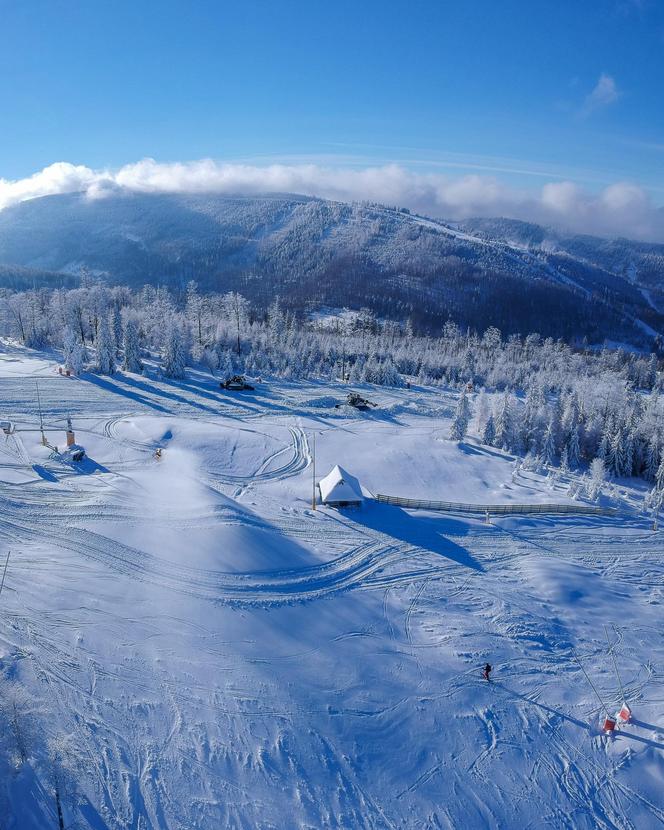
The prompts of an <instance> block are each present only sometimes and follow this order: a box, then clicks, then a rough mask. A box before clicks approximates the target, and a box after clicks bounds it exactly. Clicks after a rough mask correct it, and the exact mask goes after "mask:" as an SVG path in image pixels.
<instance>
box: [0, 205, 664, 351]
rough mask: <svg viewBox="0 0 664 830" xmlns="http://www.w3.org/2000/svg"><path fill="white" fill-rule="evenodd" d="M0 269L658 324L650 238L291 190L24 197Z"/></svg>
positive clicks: (593, 331) (579, 331)
mask: <svg viewBox="0 0 664 830" xmlns="http://www.w3.org/2000/svg"><path fill="white" fill-rule="evenodd" d="M0 266H2V268H4V270H5V272H6V275H5V276H3V273H2V271H0V286H4V287H9V288H19V287H23V288H25V287H28V286H27V285H26V284H25V283H26V282H31V283H32V284H31V286H30V287H33V286H34V285H38V284H39V283H40V279H41V276H40V275H42V274H43V279H44V281H45V282H47V284H49V285H53V284H54V276H53V272H61V273H62V274H64V275H66V276H65V277H63V281H66V283H67V284H71V278H72V276H78V275H79V274H80V272H81V269H82V268H86V269H88V270H89V271H91V272H92V273H93V274H95V275H99V276H101V277H102V278H103V279H104V280H106V281H108V282H109V283H111V284H125V283H126V284H128V285H130V286H134V287H136V286H140V285H143V284H145V283H152V284H166V285H169V286H170V287H173V288H176V289H177V288H178V287H182V288H184V286H185V285H186V283H187V282H188V281H189V280H191V279H195V280H196V281H197V282H198V284H199V286H200V288H201V289H202V290H215V291H228V290H238V291H240V292H242V293H243V294H245V295H246V296H247V297H248V298H250V299H251V300H252V301H253V303H254V304H255V305H257V306H258V307H261V306H263V307H266V306H267V305H268V304H269V302H270V301H271V300H272V299H273V298H274V297H275V296H277V295H279V296H281V297H282V299H283V301H284V302H285V303H286V304H287V305H289V306H290V307H292V308H294V309H298V310H305V309H312V308H317V307H320V306H332V307H342V306H348V307H350V308H360V307H363V306H365V307H368V308H370V309H371V310H372V311H373V312H374V313H376V314H377V315H379V316H383V317H386V318H392V319H398V320H405V319H407V318H410V319H411V321H412V323H413V325H414V326H415V327H416V328H418V329H420V330H423V331H432V332H435V331H438V330H439V329H440V326H441V325H442V324H443V323H444V322H445V320H447V319H448V318H450V317H451V318H453V319H455V320H457V321H459V322H460V323H462V324H466V325H470V326H472V327H475V328H477V329H484V328H486V327H487V326H489V325H496V326H498V327H499V328H500V329H501V330H502V331H504V332H505V333H510V332H528V331H539V332H540V333H541V334H543V335H551V336H556V337H563V338H565V339H574V338H578V339H581V338H583V337H587V338H588V339H589V340H590V341H591V342H603V341H604V340H606V339H609V340H612V341H623V342H630V343H634V344H637V345H641V346H651V345H652V343H653V339H654V337H655V336H656V335H657V334H661V333H662V332H664V313H663V312H664V246H662V245H659V246H658V245H643V244H641V243H632V242H628V241H623V240H619V241H614V242H609V241H607V240H601V239H595V238H593V237H571V236H564V235H561V234H556V233H555V232H554V231H550V230H549V229H544V228H541V227H539V226H535V225H529V224H527V223H516V222H511V221H509V220H475V221H469V222H466V223H463V224H450V223H444V222H440V221H436V220H432V219H426V218H423V217H419V216H415V215H412V214H410V213H409V212H408V211H404V210H398V209H394V208H388V207H384V206H380V205H375V204H346V203H342V202H333V201H328V200H323V199H316V198H309V197H302V196H293V195H266V196H251V197H249V196H219V195H190V196H183V195H163V194H160V195H156V194H137V193H130V192H125V191H117V192H116V191H114V192H112V193H111V194H110V195H105V196H104V197H103V198H97V199H91V198H89V197H87V196H86V195H84V194H67V195H56V196H46V197H42V198H39V199H33V200H30V201H26V202H22V203H20V204H18V205H14V206H12V207H9V208H6V209H4V210H3V211H0ZM19 267H20V268H21V269H25V268H27V269H30V271H29V272H27V273H26V272H24V271H20V270H19ZM44 272H48V273H44Z"/></svg>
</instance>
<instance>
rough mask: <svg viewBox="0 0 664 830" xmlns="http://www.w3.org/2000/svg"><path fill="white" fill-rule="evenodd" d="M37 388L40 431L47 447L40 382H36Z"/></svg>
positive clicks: (43, 442)
mask: <svg viewBox="0 0 664 830" xmlns="http://www.w3.org/2000/svg"><path fill="white" fill-rule="evenodd" d="M35 386H36V387H37V406H38V408H39V431H40V432H41V439H42V444H43V445H44V446H46V436H45V435H44V417H43V415H42V408H41V398H40V397H39V382H38V381H35Z"/></svg>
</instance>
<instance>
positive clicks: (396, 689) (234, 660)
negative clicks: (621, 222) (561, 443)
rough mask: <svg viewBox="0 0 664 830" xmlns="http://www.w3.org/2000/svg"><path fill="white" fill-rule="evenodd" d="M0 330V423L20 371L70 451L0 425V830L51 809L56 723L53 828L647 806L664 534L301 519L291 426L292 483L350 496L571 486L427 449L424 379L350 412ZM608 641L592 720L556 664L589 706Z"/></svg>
mask: <svg viewBox="0 0 664 830" xmlns="http://www.w3.org/2000/svg"><path fill="white" fill-rule="evenodd" d="M4 348H5V349H6V350H7V351H6V352H5V353H4V354H1V353H0V420H7V419H9V420H11V421H12V422H14V423H15V424H16V426H17V428H18V429H19V430H30V429H33V430H34V429H35V427H36V426H37V425H38V421H39V418H38V412H37V401H36V388H35V380H37V381H38V382H39V390H40V396H41V402H42V408H43V411H44V421H45V424H46V429H47V437H48V439H49V442H50V443H51V444H53V445H60V447H63V446H64V441H65V434H64V420H63V419H64V418H65V417H66V416H67V414H71V416H72V418H73V423H74V429H75V432H76V440H77V442H78V443H79V444H81V445H83V446H84V447H85V448H86V450H87V453H88V458H87V459H86V461H85V462H83V463H82V464H80V465H76V464H63V463H62V462H61V461H59V460H58V459H57V458H55V457H50V451H49V450H48V448H45V447H42V446H41V444H40V442H39V433H38V432H34V431H33V432H30V431H20V432H17V433H16V435H15V436H14V437H8V438H6V437H5V436H4V434H2V433H0V566H3V565H4V561H5V557H6V554H7V551H9V550H11V557H10V561H9V567H8V571H7V579H6V583H5V586H4V589H3V592H2V595H1V596H0V672H1V675H2V678H3V679H2V686H1V689H2V694H3V695H8V694H10V693H11V694H16V690H17V689H21V690H27V692H28V694H29V699H30V701H31V703H30V705H29V706H28V707H27V708H28V709H30V711H31V712H32V714H31V715H30V719H31V721H32V722H33V724H36V725H37V729H36V730H32V732H31V734H32V737H31V738H30V746H29V748H28V754H29V756H30V758H29V760H28V762H26V763H25V764H23V765H20V764H16V765H14V766H13V767H10V766H6V767H5V768H3V771H2V778H1V779H0V792H1V793H2V798H3V803H2V804H1V805H0V815H1V820H0V826H3V827H8V828H17V830H37V829H38V830H44V828H49V827H57V819H56V812H55V801H54V799H53V796H52V788H51V785H50V783H49V780H48V775H47V772H45V770H44V761H43V755H44V752H45V750H44V739H45V738H46V737H52V736H56V735H66V736H69V738H68V739H69V745H70V747H72V749H71V754H72V755H74V756H75V758H74V759H73V761H72V762H71V763H70V766H73V767H75V769H76V771H75V773H73V774H71V776H70V781H69V783H68V785H67V787H65V788H63V799H64V816H65V821H66V825H67V826H68V827H71V826H74V823H76V824H75V826H76V827H79V828H95V830H100V829H101V828H113V830H116V828H117V830H119V829H120V828H122V830H130V828H131V829H132V830H148V828H154V829H155V830H156V828H160V830H161V828H169V829H170V830H198V829H201V830H202V829H203V828H205V830H217V828H226V827H229V828H279V830H281V829H282V828H328V827H330V828H353V829H354V828H483V827H488V828H519V830H521V828H524V829H525V828H528V830H534V828H552V827H554V828H574V830H580V829H582V828H634V830H645V828H656V827H661V826H663V825H664V686H663V676H662V673H663V668H662V667H663V666H664V622H663V620H664V617H663V611H664V581H663V579H664V536H663V534H662V532H661V531H660V532H656V533H655V532H653V531H652V529H651V526H650V523H649V521H648V520H646V518H645V517H643V516H642V515H640V514H639V513H638V512H637V511H636V510H634V509H633V508H631V507H629V505H628V504H627V503H625V504H624V505H623V509H622V511H621V512H620V514H619V516H618V517H615V518H614V517H610V518H608V517H607V518H603V517H594V518H587V519H585V518H583V517H570V518H560V517H558V518H555V519H554V518H547V517H541V518H537V519H532V518H519V517H512V518H510V519H509V520H495V521H494V522H493V523H492V524H491V525H487V524H484V523H483V522H481V521H475V520H472V519H462V518H458V517H450V516H446V515H443V514H435V513H425V512H415V511H413V512H407V511H404V510H401V509H399V508H396V507H391V506H388V505H382V504H378V503H376V502H374V501H373V500H372V499H367V500H366V501H365V504H364V507H363V508H362V509H349V510H341V511H337V510H334V509H329V508H324V507H321V506H320V505H319V506H318V508H317V510H316V511H315V512H314V511H313V510H312V509H311V501H310V500H311V494H312V476H311V473H312V468H311V447H312V435H313V433H314V432H315V434H316V447H317V457H316V466H317V472H318V475H319V477H322V476H323V475H325V474H326V473H327V472H329V471H330V469H331V468H332V467H333V466H334V465H335V464H340V465H342V466H343V467H345V468H346V469H348V471H349V472H350V473H352V474H353V475H355V476H357V477H358V479H359V481H360V482H361V484H362V486H363V488H364V490H365V492H366V493H378V492H381V493H389V494H394V495H401V496H410V497H424V498H434V499H441V500H458V501H473V502H487V503H496V502H501V501H512V502H528V501H538V502H545V501H556V502H561V501H566V500H567V497H566V495H565V493H566V490H567V487H568V484H569V481H567V482H564V481H560V482H559V483H557V484H554V485H552V484H551V483H550V482H547V481H546V480H545V479H544V478H542V477H541V476H538V475H535V474H533V473H519V474H518V475H517V476H516V477H515V480H514V481H513V475H512V473H513V468H514V465H513V459H512V458H510V457H509V456H507V455H505V454H503V453H501V452H499V451H497V450H492V449H487V448H484V447H482V446H481V445H479V443H478V442H477V441H475V440H474V439H473V438H470V439H468V440H467V441H466V442H464V443H463V444H461V445H457V444H456V443H454V442H452V441H450V440H448V439H447V434H448V430H449V423H450V419H449V416H450V414H451V412H452V410H453V407H454V404H455V397H456V394H455V393H454V392H452V391H449V392H445V391H440V390H432V389H420V388H417V389H413V390H408V391H407V390H385V389H372V390H370V392H371V397H372V400H375V401H376V402H377V403H378V404H379V408H377V409H376V410H372V411H371V412H369V413H359V412H356V411H354V410H348V411H346V408H342V409H339V410H336V409H334V404H335V403H336V402H338V401H339V400H342V399H343V398H344V397H345V394H346V392H347V391H348V390H347V389H345V388H340V387H335V386H334V385H332V384H330V385H316V384H307V385H304V384H300V385H295V384H285V383H276V382H275V383H272V382H263V383H257V384H256V390H255V392H249V393H233V392H223V391H221V390H219V388H218V385H217V383H216V382H215V381H214V380H213V379H212V378H210V376H209V375H208V376H205V375H203V374H199V373H196V372H190V374H189V375H188V378H187V380H185V381H182V382H167V381H162V380H158V379H155V378H150V377H141V376H137V375H123V374H120V375H117V376H115V377H112V378H102V377H95V376H93V375H85V376H84V377H82V378H64V377H60V376H58V375H57V374H56V373H55V371H54V365H55V364H54V362H53V360H52V359H49V358H48V356H44V355H39V354H35V353H26V352H23V351H21V350H20V349H16V348H10V347H8V346H7V345H6V344H5V346H4ZM360 391H361V390H360ZM17 439H18V440H17ZM158 447H161V448H162V457H161V460H158V459H156V458H155V456H154V453H155V450H156V449H157V448H158ZM626 492H627V493H628V495H629V492H628V491H627V490H626ZM605 626H606V629H605ZM607 633H608V637H609V640H610V642H611V643H612V646H613V652H614V655H615V659H616V662H617V666H618V669H619V673H620V677H621V680H622V683H623V685H624V688H625V692H626V696H627V698H628V702H629V703H630V705H631V707H632V709H633V713H634V718H635V720H634V721H633V722H632V723H630V724H628V725H626V726H624V727H622V728H620V729H619V730H618V731H617V732H616V734H615V735H614V736H613V737H609V738H607V737H604V736H603V735H602V734H601V733H600V730H599V727H598V724H599V717H600V704H599V702H598V700H597V697H596V696H595V693H594V692H593V690H592V688H591V687H590V685H589V683H588V681H587V680H586V677H585V676H584V674H583V672H582V671H581V668H580V667H579V664H578V663H577V662H576V661H575V658H577V659H578V660H579V661H580V662H581V665H582V666H583V667H584V668H585V670H586V671H587V672H588V675H589V676H590V678H591V679H592V681H593V683H594V684H595V685H596V687H597V690H598V692H599V694H600V696H601V697H602V698H603V699H604V701H605V703H606V704H607V706H608V707H609V709H610V711H612V712H613V711H615V710H616V708H617V707H618V706H619V704H620V703H621V693H620V690H619V685H618V680H617V678H616V675H615V671H614V667H613V662H612V659H611V656H610V654H609V653H608V647H607V639H606V637H607ZM486 661H489V662H490V663H491V664H492V665H493V666H494V672H493V682H491V683H490V684H489V683H486V682H485V681H484V680H482V676H481V668H482V666H483V664H484V663H485V662H486ZM28 731H29V732H30V730H28ZM3 740H5V741H6V742H9V740H10V737H7V736H4V737H3ZM33 770H37V773H33V772H32V771H33Z"/></svg>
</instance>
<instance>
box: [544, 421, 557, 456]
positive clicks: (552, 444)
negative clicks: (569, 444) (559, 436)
mask: <svg viewBox="0 0 664 830" xmlns="http://www.w3.org/2000/svg"><path fill="white" fill-rule="evenodd" d="M555 460H556V436H555V432H554V426H553V418H551V419H550V420H549V423H548V426H547V428H546V432H545V433H544V441H543V443H542V462H543V463H544V464H545V466H547V467H551V466H553V463H554V462H555Z"/></svg>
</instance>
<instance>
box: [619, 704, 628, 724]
mask: <svg viewBox="0 0 664 830" xmlns="http://www.w3.org/2000/svg"><path fill="white" fill-rule="evenodd" d="M616 717H617V718H618V720H619V721H622V723H629V722H630V720H631V719H632V710H631V709H630V708H629V706H628V705H627V704H626V703H623V705H622V706H621V707H620V711H619V712H618V714H617V716H616Z"/></svg>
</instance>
